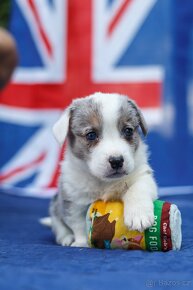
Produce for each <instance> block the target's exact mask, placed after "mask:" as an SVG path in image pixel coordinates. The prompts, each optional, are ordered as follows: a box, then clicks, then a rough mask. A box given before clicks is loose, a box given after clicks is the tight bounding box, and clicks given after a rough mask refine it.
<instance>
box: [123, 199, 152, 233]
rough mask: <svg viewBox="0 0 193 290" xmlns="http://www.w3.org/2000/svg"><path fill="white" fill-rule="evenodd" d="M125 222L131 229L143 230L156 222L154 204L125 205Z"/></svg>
mask: <svg viewBox="0 0 193 290" xmlns="http://www.w3.org/2000/svg"><path fill="white" fill-rule="evenodd" d="M124 222H125V225H126V226H127V227H128V228H129V229H130V230H133V231H134V230H137V231H139V232H143V231H144V230H145V229H147V228H149V227H151V226H152V225H153V223H154V211H153V204H152V205H150V206H142V205H141V206H139V205H138V206H136V205H135V206H128V205H127V206H125V209H124Z"/></svg>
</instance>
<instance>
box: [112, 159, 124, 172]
mask: <svg viewBox="0 0 193 290" xmlns="http://www.w3.org/2000/svg"><path fill="white" fill-rule="evenodd" d="M123 162H124V158H123V156H122V155H120V156H117V157H115V156H110V157H109V163H110V165H111V167H112V169H116V170H118V169H120V168H122V167H123Z"/></svg>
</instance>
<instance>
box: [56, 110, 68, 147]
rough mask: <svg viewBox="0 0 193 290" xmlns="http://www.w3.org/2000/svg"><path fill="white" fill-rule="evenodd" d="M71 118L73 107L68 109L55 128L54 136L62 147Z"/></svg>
mask: <svg viewBox="0 0 193 290" xmlns="http://www.w3.org/2000/svg"><path fill="white" fill-rule="evenodd" d="M70 116H71V107H68V108H67V109H66V110H65V111H64V113H63V114H62V116H61V117H60V119H59V120H58V121H57V122H56V123H55V124H54V126H53V129H52V131H53V134H54V137H55V138H56V140H57V141H58V143H59V144H60V146H62V145H63V143H64V141H65V139H66V136H67V134H68V129H69V120H70Z"/></svg>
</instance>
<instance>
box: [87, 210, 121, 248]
mask: <svg viewBox="0 0 193 290" xmlns="http://www.w3.org/2000/svg"><path fill="white" fill-rule="evenodd" d="M109 215H110V213H107V214H105V215H103V216H100V217H95V219H94V222H93V232H92V238H91V240H92V244H93V245H94V246H95V247H97V248H100V249H104V248H105V245H104V241H105V240H108V241H110V242H111V241H112V239H113V237H114V234H115V224H116V221H115V220H114V221H113V222H112V223H111V222H110V221H109V220H108V217H109Z"/></svg>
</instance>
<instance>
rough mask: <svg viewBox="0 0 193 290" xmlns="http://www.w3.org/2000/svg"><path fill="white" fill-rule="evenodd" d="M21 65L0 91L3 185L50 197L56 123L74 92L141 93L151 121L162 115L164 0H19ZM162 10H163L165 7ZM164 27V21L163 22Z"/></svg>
mask: <svg viewBox="0 0 193 290" xmlns="http://www.w3.org/2000/svg"><path fill="white" fill-rule="evenodd" d="M12 4H13V7H12V9H13V11H12V18H11V23H10V30H11V32H12V33H13V35H14V36H15V38H16V41H17V45H18V51H19V55H20V63H19V66H18V67H17V69H16V70H15V73H14V75H13V79H12V82H11V84H10V85H9V86H7V88H6V89H5V90H4V91H3V92H1V94H0V102H1V105H0V121H1V123H0V130H1V137H2V138H1V141H0V143H1V144H0V146H1V147H0V148H1V151H3V154H1V158H0V167H1V170H0V182H1V187H3V188H4V189H7V190H9V189H10V190H11V191H12V190H13V189H14V190H15V192H18V193H20V194H22V193H24V194H30V195H31V194H33V195H39V196H47V195H48V194H53V192H55V190H56V181H57V172H58V163H59V160H60V155H61V151H60V149H59V148H58V145H57V144H56V142H55V140H54V139H53V137H52V133H51V127H52V125H53V123H54V122H55V121H56V120H57V119H58V117H59V115H60V113H61V110H62V109H63V108H64V107H65V106H67V105H68V104H69V103H70V102H71V100H72V99H73V98H76V97H81V96H85V95H88V94H90V93H93V92H95V91H103V92H119V93H122V94H126V95H128V96H130V97H131V98H133V99H135V100H136V101H137V103H138V104H139V106H141V107H142V108H143V111H144V114H145V115H146V118H147V121H148V123H149V125H150V126H152V127H153V126H155V125H157V124H159V122H160V119H161V117H162V107H161V103H162V101H161V97H162V87H163V86H162V84H163V80H164V49H165V48H164V46H163V43H164V37H166V35H165V31H164V27H162V25H161V23H164V13H163V7H162V6H163V5H162V1H161V0H146V1H144V0H84V1H79V0H69V1H67V0H41V1H39V0H13V1H12ZM160 9H162V13H160ZM163 26H164V24H163Z"/></svg>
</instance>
